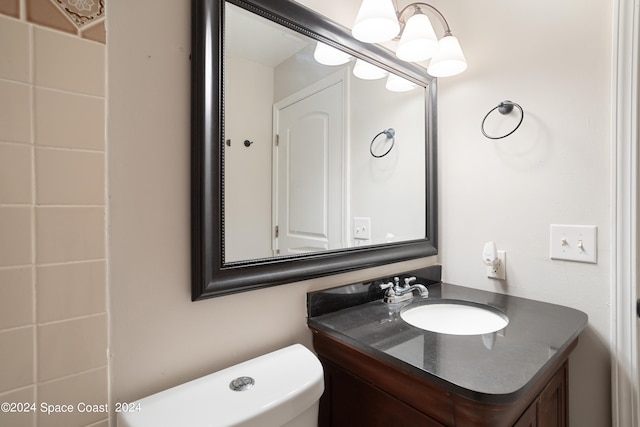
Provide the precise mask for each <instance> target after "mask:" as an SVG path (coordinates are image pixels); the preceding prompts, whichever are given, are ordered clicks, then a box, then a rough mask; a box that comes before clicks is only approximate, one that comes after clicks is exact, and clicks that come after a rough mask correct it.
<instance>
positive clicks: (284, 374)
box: [117, 344, 324, 427]
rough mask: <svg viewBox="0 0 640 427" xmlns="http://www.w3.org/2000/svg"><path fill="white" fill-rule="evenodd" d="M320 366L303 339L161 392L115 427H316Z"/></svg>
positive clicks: (121, 414) (140, 403) (136, 406)
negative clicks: (300, 341)
mask: <svg viewBox="0 0 640 427" xmlns="http://www.w3.org/2000/svg"><path fill="white" fill-rule="evenodd" d="M323 391H324V379H323V371H322V365H321V364H320V361H319V360H318V358H317V357H316V356H315V355H314V354H313V353H312V352H311V351H309V350H308V349H307V348H306V347H304V346H303V345H301V344H294V345H292V346H289V347H286V348H283V349H280V350H277V351H274V352H272V353H268V354H265V355H263V356H259V357H256V358H255V359H251V360H248V361H246V362H242V363H240V364H238V365H234V366H231V367H229V368H226V369H223V370H221V371H218V372H214V373H212V374H210V375H206V376H204V377H201V378H198V379H195V380H193V381H190V382H187V383H184V384H181V385H179V386H176V387H173V388H170V389H168V390H164V391H161V392H159V393H156V394H153V395H151V396H148V397H145V398H143V399H141V400H138V401H136V402H135V403H134V404H132V405H128V409H131V410H130V412H126V413H125V412H119V413H117V421H118V426H119V427H165V426H166V427H175V426H181V427H222V426H234V427H235V426H237V427H276V426H277V427H280V426H286V427H316V426H317V425H318V405H319V400H320V396H321V395H322V392H323Z"/></svg>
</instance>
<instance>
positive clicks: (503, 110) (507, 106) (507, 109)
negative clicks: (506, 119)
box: [480, 101, 524, 139]
mask: <svg viewBox="0 0 640 427" xmlns="http://www.w3.org/2000/svg"><path fill="white" fill-rule="evenodd" d="M514 106H515V107H517V108H518V110H520V121H519V122H518V124H517V125H516V127H515V128H513V130H512V131H511V132H509V133H508V134H506V135H502V136H491V135H487V132H485V130H484V122H485V121H486V120H487V117H489V114H491V113H493V112H494V111H495V110H498V112H499V113H500V114H502V115H506V114H509V113H511V112H512V111H513V107H514ZM522 120H524V110H523V109H522V107H521V106H520V105H518V104H516V103H515V102H512V101H502V102H501V103H500V104H498V106H496V107H494V108H492V109H491V110H490V111H489V112H488V113H487V115H486V116H484V119H482V124H481V125H480V130H482V134H483V135H484V136H486V137H487V138H489V139H502V138H506V137H508V136H509V135H511V134H512V133H514V132H515V131H516V130H518V128H519V127H520V125H521V124H522Z"/></svg>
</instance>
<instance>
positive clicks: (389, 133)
mask: <svg viewBox="0 0 640 427" xmlns="http://www.w3.org/2000/svg"><path fill="white" fill-rule="evenodd" d="M382 134H385V135H386V136H387V139H390V140H391V147H389V149H388V150H387V151H385V152H384V154H375V153H374V152H373V143H374V142H375V140H376V138H377V137H379V136H380V135H382ZM395 135H396V130H395V129H394V128H389V129H385V130H383V131H382V132H380V133H379V134H377V135H376V136H374V137H373V139H372V140H371V144H369V152H370V153H371V155H372V156H373V157H375V158H376V159H379V158H381V157H384V156H386V155H387V154H389V152H390V151H391V149H392V148H393V146H394V145H395V143H396V138H395Z"/></svg>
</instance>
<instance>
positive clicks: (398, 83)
mask: <svg viewBox="0 0 640 427" xmlns="http://www.w3.org/2000/svg"><path fill="white" fill-rule="evenodd" d="M384 86H385V87H386V88H387V90H390V91H391V92H408V91H410V90H413V89H415V88H416V84H415V83H413V82H410V81H409V80H407V79H405V78H403V77H400V76H398V75H397V74H391V73H389V77H387V82H386V83H385V85H384Z"/></svg>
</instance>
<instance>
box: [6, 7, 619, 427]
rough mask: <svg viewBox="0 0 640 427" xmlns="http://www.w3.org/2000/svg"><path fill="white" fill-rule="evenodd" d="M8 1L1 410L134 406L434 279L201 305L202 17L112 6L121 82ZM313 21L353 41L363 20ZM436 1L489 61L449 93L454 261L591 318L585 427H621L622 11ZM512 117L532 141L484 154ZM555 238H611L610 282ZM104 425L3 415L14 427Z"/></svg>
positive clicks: (449, 238) (583, 352)
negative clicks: (616, 289)
mask: <svg viewBox="0 0 640 427" xmlns="http://www.w3.org/2000/svg"><path fill="white" fill-rule="evenodd" d="M9 3H11V2H4V3H2V4H0V13H4V14H7V15H12V14H13V16H14V17H11V18H9V17H6V16H4V17H3V16H0V99H2V100H10V102H2V103H0V235H1V236H2V239H0V360H3V362H4V363H3V366H1V367H0V401H25V400H27V401H48V402H49V403H56V402H59V403H69V402H79V401H82V400H85V399H89V398H90V399H92V400H95V401H96V402H103V401H105V400H106V399H107V398H109V399H110V400H111V402H112V403H113V402H116V401H121V402H122V401H128V400H131V399H135V398H139V397H142V396H144V395H147V394H149V393H152V392H155V391H159V390H161V389H164V388H166V387H170V386H172V385H175V384H178V383H180V382H184V381H186V380H189V379H192V378H195V377H197V376H200V375H202V374H205V373H208V372H212V371H215V370H218V369H220V368H223V367H225V366H228V365H230V364H233V363H237V362H239V361H242V360H244V359H247V358H249V357H253V356H256V355H258V354H262V353H265V352H267V351H270V350H273V349H276V348H278V347H282V346H284V345H287V344H290V343H293V342H302V343H303V344H306V345H309V344H310V336H309V333H308V331H307V329H306V325H305V294H306V292H307V291H308V290H312V289H320V288H323V287H329V286H335V285H340V284H346V283H349V282H353V281H358V280H362V279H366V278H371V277H376V276H380V275H385V274H390V273H393V272H396V271H401V270H407V269H412V268H414V267H417V266H421V265H425V264H428V263H430V262H433V261H434V260H433V259H431V260H418V261H414V262H409V263H404V264H401V265H395V266H384V267H379V268H376V269H372V270H366V271H362V272H355V273H349V274H344V275H339V276H335V277H329V278H324V279H316V280H311V281H307V282H303V283H296V284H290V285H285V286H280V287H276V288H270V289H264V290H260V291H254V292H250V293H243V294H239V295H233V296H227V297H221V298H216V299H213V300H208V301H201V302H197V303H192V302H190V295H189V280H190V279H189V275H190V273H189V256H190V255H189V182H188V179H189V178H188V177H189V147H188V144H189V49H190V47H189V45H190V40H189V37H190V33H189V31H190V29H189V27H190V15H189V14H190V11H189V6H188V2H182V3H181V2H170V1H168V0H161V1H151V0H140V1H136V2H130V1H125V0H110V1H109V3H108V4H109V9H108V10H109V21H108V28H107V29H108V45H107V50H106V54H107V56H108V63H107V65H106V67H105V64H104V55H105V46H104V45H102V44H99V43H95V42H93V41H87V40H81V39H80V38H79V37H78V36H83V35H85V36H86V35H87V34H89V33H90V32H89V30H91V28H92V27H91V26H89V27H84V29H78V30H77V31H75V32H73V31H70V32H69V34H63V33H59V32H55V31H51V30H49V29H45V28H43V27H41V26H40V25H46V22H40V21H36V22H38V26H33V25H32V24H30V23H29V20H28V14H27V12H26V11H20V9H19V8H18V12H17V14H14V12H12V11H6V10H4V9H2V8H4V7H6V6H7V5H8V4H9ZM51 3H53V2H46V1H42V2H39V3H37V2H35V1H23V2H15V4H16V5H20V4H23V5H24V4H28V5H34V4H41V5H43V7H44V6H46V7H48V6H49V5H50V4H51ZM303 3H304V4H306V5H309V6H312V7H314V8H316V9H317V10H319V11H320V12H322V13H324V14H326V15H328V16H330V17H332V18H333V19H336V20H338V21H340V22H342V23H344V24H345V25H350V24H351V22H352V21H353V17H354V16H355V13H356V10H357V6H358V3H359V1H357V0H351V1H349V2H342V1H341V2H327V1H324V0H305V1H304V2H303ZM439 3H441V4H439ZM435 4H437V5H438V6H441V8H442V10H443V12H444V13H445V14H446V16H447V18H448V19H449V21H450V23H451V25H452V27H453V29H454V32H455V33H456V34H457V35H458V36H459V37H460V39H461V42H462V44H463V47H464V48H465V52H466V54H467V59H468V61H469V70H468V71H467V73H465V74H463V75H462V76H459V77H455V78H451V79H447V80H443V81H442V83H441V86H440V91H439V108H440V123H439V125H440V127H439V129H440V158H439V162H440V165H439V173H440V176H439V183H440V191H441V195H440V219H441V220H440V237H441V239H440V241H441V251H440V254H439V255H438V261H440V262H442V264H443V265H444V274H445V278H446V279H447V280H449V281H451V282H455V283H458V284H462V285H467V286H473V287H478V288H483V289H490V290H497V291H500V292H507V293H510V294H514V295H520V296H525V297H530V298H535V299H540V300H545V301H551V302H555V303H559V304H564V305H569V306H572V307H576V308H579V309H581V310H583V311H585V312H587V313H588V314H589V316H590V326H589V329H588V330H587V332H586V333H585V334H584V335H583V337H582V339H581V342H580V345H579V346H578V348H577V350H576V352H575V353H574V356H573V357H572V358H571V363H572V369H571V381H572V386H571V399H572V400H571V419H572V425H575V426H581V427H582V426H594V427H600V426H603V425H608V424H609V419H610V409H609V408H610V404H609V400H610V392H609V366H608V363H609V361H608V350H607V346H608V341H609V327H610V325H609V315H610V312H609V283H608V277H609V274H610V273H609V272H610V265H609V252H608V245H609V240H610V234H611V233H610V229H609V222H610V221H609V207H608V203H609V199H610V194H609V185H608V183H609V176H610V175H611V171H610V170H609V160H608V156H609V144H610V136H609V128H610V123H609V109H610V106H609V98H610V96H609V92H610V76H609V69H610V63H609V60H610V57H611V55H610V46H611V28H610V22H611V19H610V8H611V2H601V3H596V4H590V5H588V7H585V6H584V4H583V2H578V1H577V0H571V1H567V2H564V3H562V4H559V3H557V2H552V1H551V0H544V1H543V2H542V3H541V2H536V3H531V4H527V5H524V4H517V5H515V4H512V2H506V1H503V0H491V1H487V2H483V3H482V4H475V3H469V2H463V1H462V0H448V1H446V2H444V1H442V2H436V3H435ZM525 6H526V7H525ZM32 10H33V9H32ZM55 10H57V9H55ZM151 10H152V11H153V16H154V19H153V20H142V18H141V17H144V16H147V15H148V13H149V11H151ZM56 13H57V12H56ZM29 16H30V15H29ZM44 16H49V14H45V15H44ZM478 16H481V17H482V19H477V17H478ZM33 19H34V20H35V19H36V17H35V16H34V18H33ZM38 19H40V18H38ZM55 25H57V24H55V23H52V26H54V27H55ZM541 28H544V29H545V30H544V31H540V29H541ZM93 29H94V30H96V28H95V27H93ZM62 30H63V31H64V29H62ZM96 32H97V33H100V29H99V28H98V29H97V31H96ZM97 39H100V37H97ZM7 58H9V59H10V60H7ZM105 70H106V71H107V75H108V84H106V83H105V80H104V72H105ZM105 91H106V94H107V100H108V108H107V111H106V114H105V109H104V97H105ZM503 99H512V100H514V101H517V102H519V103H521V104H522V105H523V107H524V108H525V111H526V113H527V116H526V118H525V122H524V124H523V127H522V128H521V129H520V130H519V131H518V132H517V133H516V134H514V135H513V136H512V137H510V138H508V139H506V140H503V141H500V142H491V141H488V140H485V139H484V138H483V137H482V136H481V135H480V133H479V130H478V129H479V123H480V120H481V119H482V117H483V116H484V114H486V111H488V110H489V109H490V108H492V107H493V106H494V105H495V104H496V103H497V102H499V101H501V100H503ZM105 116H106V117H107V118H108V128H107V135H108V144H107V150H106V152H107V153H108V161H107V163H108V169H107V170H106V171H105V169H104V167H103V166H102V165H103V164H104V163H103V162H104V160H105V157H104V156H105V144H104V121H105ZM105 176H107V177H108V183H107V188H109V192H108V194H105V191H104V188H105ZM483 177H486V178H487V179H486V180H483V179H481V178H483ZM486 181H489V182H491V183H492V184H493V186H492V191H487V190H486V188H485V187H484V186H482V183H483V182H486ZM105 197H106V198H107V200H109V203H108V204H107V205H106V207H108V211H109V212H108V213H109V218H110V220H109V223H108V227H107V229H108V233H107V235H108V236H109V239H108V242H107V245H108V246H109V251H108V255H106V253H105V250H104V245H105V239H104V235H105V234H104V233H105V221H104V216H105V208H106V207H105V202H104V200H105ZM470 211H472V212H473V218H470V216H469V212H470ZM470 219H473V221H470ZM470 223H473V224H474V226H473V227H469V228H465V227H464V225H465V224H470ZM550 223H574V224H592V225H597V226H598V227H599V230H598V231H599V243H600V244H599V262H598V264H597V265H586V264H574V263H566V262H558V261H551V260H549V259H548V253H547V251H548V225H549V224H550ZM487 240H495V241H496V242H497V244H498V247H499V249H505V250H507V251H508V258H507V259H508V269H507V275H508V281H507V282H506V284H500V283H497V282H493V281H490V280H489V279H486V278H485V277H484V266H483V265H482V264H481V262H479V259H480V256H479V253H480V251H481V248H482V244H483V243H484V242H485V241H487ZM107 260H108V262H107ZM105 276H109V300H110V301H109V323H108V325H107V319H106V313H105V312H106V310H107V308H106V306H107V302H106V298H105ZM107 330H109V339H110V345H109V346H110V361H109V362H108V359H107V354H106V351H105V349H106V346H107V343H106V340H107V337H106V334H107ZM107 363H109V370H110V374H109V375H110V381H111V391H110V392H109V396H107V368H106V366H107ZM74 392H75V393H76V394H73V393H74ZM103 418H104V416H102V415H100V414H97V415H96V414H94V415H86V414H84V415H80V414H77V413H76V414H75V415H74V416H72V417H64V416H45V415H42V414H40V413H36V414H27V415H24V416H20V417H18V418H15V417H14V418H7V415H3V414H0V425H30V426H31V425H34V423H37V425H64V426H72V425H77V426H82V425H97V426H103V425H105V424H106V422H105V421H104V420H102V419H103ZM101 420H102V421H101Z"/></svg>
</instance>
